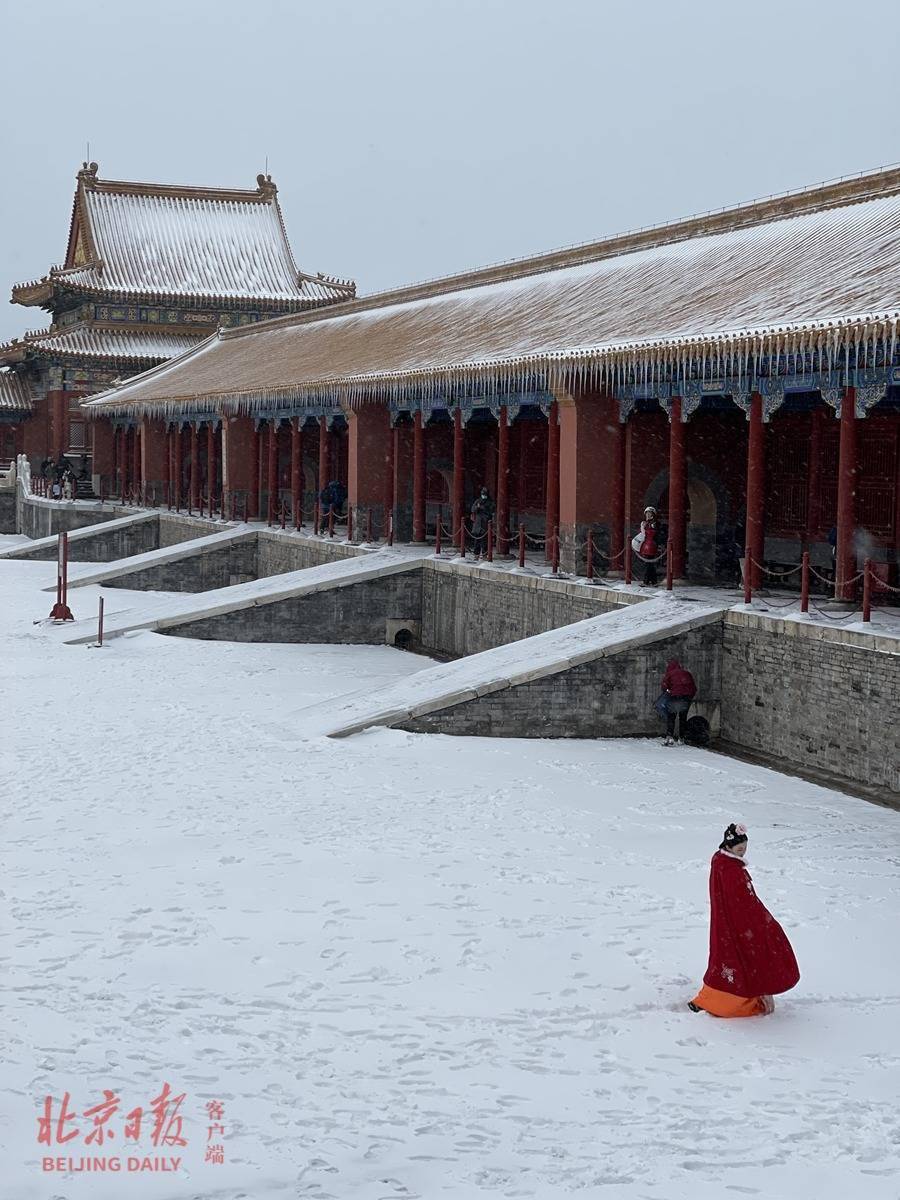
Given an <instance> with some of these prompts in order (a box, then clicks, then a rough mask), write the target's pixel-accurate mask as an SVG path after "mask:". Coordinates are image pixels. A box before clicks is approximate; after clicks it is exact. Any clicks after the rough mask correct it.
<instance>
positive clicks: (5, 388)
mask: <svg viewBox="0 0 900 1200" xmlns="http://www.w3.org/2000/svg"><path fill="white" fill-rule="evenodd" d="M33 399H34V396H33V394H32V391H31V388H30V387H29V386H28V382H27V380H26V379H25V376H24V375H22V374H21V373H20V372H19V371H10V370H8V369H5V368H0V413H3V414H5V415H6V416H8V415H9V414H10V413H28V412H31V405H32V401H33Z"/></svg>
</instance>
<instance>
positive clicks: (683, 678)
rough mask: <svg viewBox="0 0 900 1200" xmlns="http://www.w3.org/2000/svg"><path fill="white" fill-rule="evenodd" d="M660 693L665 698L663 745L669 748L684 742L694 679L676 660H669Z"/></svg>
mask: <svg viewBox="0 0 900 1200" xmlns="http://www.w3.org/2000/svg"><path fill="white" fill-rule="evenodd" d="M662 691H663V695H664V696H665V698H666V739H665V742H664V743H663V744H664V745H666V746H671V745H672V744H673V742H674V743H678V742H682V741H684V730H685V726H686V725H687V719H688V710H689V709H690V707H691V704H692V702H693V699H694V697H695V696H696V695H697V685H696V683H695V682H694V677H693V675H692V674H691V673H690V671H688V670H687V669H686V668H685V667H683V666H682V665H681V663H680V662H679V661H678V659H677V658H670V659H669V661H668V663H667V664H666V673H665V675H663V677H662ZM676 721H677V722H678V734H677V736H676V733H675V723H676Z"/></svg>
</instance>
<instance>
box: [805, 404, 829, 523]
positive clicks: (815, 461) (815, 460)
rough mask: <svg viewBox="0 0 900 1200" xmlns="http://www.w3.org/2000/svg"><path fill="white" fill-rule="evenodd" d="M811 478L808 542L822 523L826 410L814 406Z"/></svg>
mask: <svg viewBox="0 0 900 1200" xmlns="http://www.w3.org/2000/svg"><path fill="white" fill-rule="evenodd" d="M810 417H811V421H810V429H809V478H808V480H807V487H806V530H805V537H806V541H807V542H811V541H812V540H813V538H815V536H816V534H817V533H818V532H819V527H820V526H821V524H822V440H823V435H824V432H825V412H824V410H823V409H822V408H821V407H819V408H814V409H813V411H812V413H811V414H810Z"/></svg>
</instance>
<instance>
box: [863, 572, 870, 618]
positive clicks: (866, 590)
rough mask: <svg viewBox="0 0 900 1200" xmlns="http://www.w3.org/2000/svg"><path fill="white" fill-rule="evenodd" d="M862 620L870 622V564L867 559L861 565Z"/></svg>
mask: <svg viewBox="0 0 900 1200" xmlns="http://www.w3.org/2000/svg"><path fill="white" fill-rule="evenodd" d="M863 620H864V621H871V620H872V564H871V562H870V561H869V559H866V561H865V562H864V563H863Z"/></svg>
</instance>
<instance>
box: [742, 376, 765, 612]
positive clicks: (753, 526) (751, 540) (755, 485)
mask: <svg viewBox="0 0 900 1200" xmlns="http://www.w3.org/2000/svg"><path fill="white" fill-rule="evenodd" d="M765 434H766V431H765V426H764V425H763V412H762V396H761V395H760V394H759V392H752V393H751V395H750V437H749V439H748V443H747V536H746V543H747V546H746V548H747V550H748V551H749V554H750V558H751V559H753V561H754V563H756V564H758V565H757V566H753V565H751V563H746V564H745V570H749V572H750V584H751V587H753V588H754V589H755V588H758V587H759V586H760V584H761V583H762V561H763V556H764V554H765V539H766V533H765V512H766V444H765Z"/></svg>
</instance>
